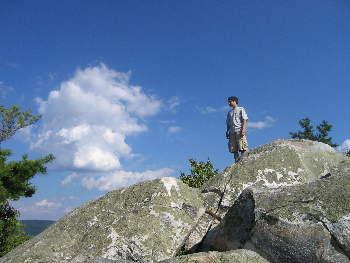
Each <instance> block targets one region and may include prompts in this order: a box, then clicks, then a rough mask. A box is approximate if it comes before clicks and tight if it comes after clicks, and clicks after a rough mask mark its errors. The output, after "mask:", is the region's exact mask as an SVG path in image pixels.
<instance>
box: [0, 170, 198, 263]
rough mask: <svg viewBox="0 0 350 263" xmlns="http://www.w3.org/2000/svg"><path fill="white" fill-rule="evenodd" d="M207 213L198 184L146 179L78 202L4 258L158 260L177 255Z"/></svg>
mask: <svg viewBox="0 0 350 263" xmlns="http://www.w3.org/2000/svg"><path fill="white" fill-rule="evenodd" d="M203 213H204V208H203V204H202V200H201V199H200V198H199V196H198V192H197V190H196V189H193V188H190V187H188V186H187V185H185V184H183V183H182V182H181V181H179V180H177V179H175V178H172V177H165V178H162V179H157V180H153V181H146V182H142V183H138V184H135V185H133V186H131V187H128V188H124V189H121V190H116V191H112V192H109V193H108V194H106V195H105V196H103V197H101V198H99V199H97V200H94V201H91V202H89V203H87V204H85V205H83V206H82V207H79V208H78V209H76V210H74V211H73V212H71V213H70V214H68V215H67V216H65V217H63V218H62V219H60V220H59V221H58V222H56V223H55V224H54V225H52V226H50V227H49V228H48V229H47V230H46V231H44V232H43V233H41V234H40V235H38V236H36V237H34V238H33V239H31V240H30V241H28V242H27V243H25V244H24V245H22V246H20V247H18V248H16V249H15V250H13V251H11V252H10V253H8V254H7V255H5V256H4V257H2V258H0V262H1V263H23V262H26V263H39V262H40V263H44V262H45V263H46V262H47V263H56V262H57V263H65V262H67V263H68V262H69V263H78V262H86V263H95V262H96V263H97V262H120V260H121V259H125V260H130V261H133V262H156V261H160V260H163V259H167V258H170V257H173V256H175V255H176V253H177V251H178V250H179V249H180V248H181V246H182V243H183V242H184V240H185V238H186V236H187V235H188V234H189V233H190V232H191V229H192V228H193V227H194V226H195V224H196V222H197V220H198V218H199V217H200V216H201V215H202V214H203Z"/></svg>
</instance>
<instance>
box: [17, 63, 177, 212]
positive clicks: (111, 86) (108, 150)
mask: <svg viewBox="0 0 350 263" xmlns="http://www.w3.org/2000/svg"><path fill="white" fill-rule="evenodd" d="M129 79H130V73H122V72H117V71H115V70H113V69H110V68H108V67H107V66H105V65H103V64H101V65H99V66H95V67H87V68H85V69H82V70H77V72H76V73H75V75H74V76H73V77H72V78H70V79H68V80H67V81H64V82H62V83H61V85H60V86H59V88H58V89H57V90H53V91H51V92H50V93H49V95H48V97H47V98H46V99H42V98H37V99H36V100H37V102H38V105H39V113H40V114H42V115H43V118H42V126H41V128H40V130H39V131H38V132H36V133H35V131H34V130H32V129H27V130H26V131H25V132H23V134H22V136H24V137H27V138H29V139H30V142H31V148H32V149H34V150H37V151H40V152H42V153H53V154H54V155H55V157H56V160H55V161H54V164H53V167H51V168H54V169H57V170H65V171H72V173H70V174H69V175H68V176H67V177H66V178H64V179H63V180H62V181H61V184H63V185H66V184H69V183H71V182H72V181H73V180H75V179H76V178H80V180H81V184H82V186H83V187H85V188H87V189H99V190H101V191H105V190H111V189H115V188H119V187H121V186H126V185H131V184H133V183H136V182H138V181H143V180H150V179H154V178H159V177H163V176H169V175H170V174H171V173H172V172H173V170H171V169H169V168H163V169H159V170H153V171H151V170H147V171H143V172H142V171H141V172H130V171H125V169H123V166H122V162H121V160H122V159H123V158H130V157H134V156H135V154H134V153H133V152H132V148H131V146H130V145H129V144H128V143H127V142H126V138H127V136H130V135H133V134H137V133H141V132H144V131H146V130H147V129H148V127H147V126H146V124H145V122H144V121H145V118H146V117H147V116H151V115H155V114H157V113H158V112H159V111H160V108H161V107H162V102H161V100H159V99H157V98H155V97H154V96H152V95H148V94H146V93H145V92H144V91H143V89H142V88H141V87H139V86H133V85H130V84H129ZM169 103H170V106H169V107H170V109H171V110H175V108H176V107H178V105H179V104H180V101H179V99H178V98H177V97H173V98H172V99H171V100H170V101H169ZM40 205H41V206H46V207H49V206H50V205H51V203H50V202H48V201H47V200H43V201H41V202H39V203H37V204H35V206H40Z"/></svg>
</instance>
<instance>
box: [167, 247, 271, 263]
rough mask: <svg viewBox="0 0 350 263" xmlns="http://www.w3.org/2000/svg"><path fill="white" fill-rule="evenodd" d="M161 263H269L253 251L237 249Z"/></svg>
mask: <svg viewBox="0 0 350 263" xmlns="http://www.w3.org/2000/svg"><path fill="white" fill-rule="evenodd" d="M162 263H269V261H267V260H266V259H264V258H263V257H261V256H260V255H259V254H257V253H255V252H253V251H249V250H245V249H238V250H235V251H227V252H218V251H210V252H201V253H195V254H191V255H185V256H179V257H176V258H172V259H168V260H165V261H162Z"/></svg>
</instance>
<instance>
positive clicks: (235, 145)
mask: <svg viewBox="0 0 350 263" xmlns="http://www.w3.org/2000/svg"><path fill="white" fill-rule="evenodd" d="M228 150H229V151H230V152H231V153H233V152H238V151H240V152H243V151H247V150H248V141H247V137H246V136H245V135H244V136H242V134H241V133H233V132H230V139H229V141H228Z"/></svg>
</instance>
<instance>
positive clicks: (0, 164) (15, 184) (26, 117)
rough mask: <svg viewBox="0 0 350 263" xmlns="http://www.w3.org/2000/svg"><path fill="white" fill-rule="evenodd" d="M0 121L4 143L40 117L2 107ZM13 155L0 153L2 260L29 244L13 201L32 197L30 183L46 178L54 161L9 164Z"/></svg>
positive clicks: (51, 158) (22, 160) (0, 131)
mask: <svg viewBox="0 0 350 263" xmlns="http://www.w3.org/2000/svg"><path fill="white" fill-rule="evenodd" d="M0 118H1V127H0V143H1V142H3V141H4V140H7V139H9V138H10V137H11V136H13V135H14V134H15V133H16V131H18V130H19V129H22V128H24V127H27V126H29V125H31V124H33V123H35V122H36V121H38V120H39V119H40V116H36V115H33V114H32V113H31V111H30V110H28V111H25V112H21V111H20V107H19V106H12V107H11V108H9V109H6V108H5V107H3V106H1V105H0ZM10 155H11V151H10V150H7V149H0V256H2V255H4V254H6V253H7V252H8V251H10V250H11V249H13V248H14V247H16V246H18V245H19V244H21V243H23V242H24V241H26V240H28V237H27V236H25V235H24V232H23V226H22V225H21V224H20V223H19V221H18V219H17V218H18V216H19V212H18V211H17V210H16V209H14V208H13V207H12V206H11V205H10V201H13V200H18V199H19V198H21V197H31V196H32V195H33V194H34V193H35V187H34V186H33V185H32V184H31V183H30V180H31V179H32V178H33V177H34V176H35V175H36V174H38V173H41V174H45V173H46V172H47V171H46V167H45V165H46V164H47V163H49V162H51V161H52V160H53V159H54V156H53V155H51V154H50V155H47V156H44V157H42V158H39V159H37V160H30V159H28V156H27V155H23V156H22V159H21V160H19V161H8V158H9V157H10Z"/></svg>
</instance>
